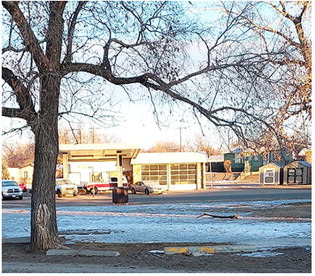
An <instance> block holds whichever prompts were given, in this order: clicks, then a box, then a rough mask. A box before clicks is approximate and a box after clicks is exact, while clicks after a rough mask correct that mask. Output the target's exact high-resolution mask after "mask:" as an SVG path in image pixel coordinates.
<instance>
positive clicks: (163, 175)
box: [141, 165, 167, 185]
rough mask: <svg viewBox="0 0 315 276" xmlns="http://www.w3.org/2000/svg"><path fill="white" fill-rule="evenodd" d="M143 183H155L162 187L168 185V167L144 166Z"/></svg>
mask: <svg viewBox="0 0 315 276" xmlns="http://www.w3.org/2000/svg"><path fill="white" fill-rule="evenodd" d="M141 178H142V181H144V182H145V181H154V182H156V183H157V184H160V185H167V167H166V165H142V166H141Z"/></svg>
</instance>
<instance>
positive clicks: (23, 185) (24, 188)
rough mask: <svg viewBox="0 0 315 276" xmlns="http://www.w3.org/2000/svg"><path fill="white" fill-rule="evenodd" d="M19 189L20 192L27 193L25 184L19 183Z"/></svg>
mask: <svg viewBox="0 0 315 276" xmlns="http://www.w3.org/2000/svg"><path fill="white" fill-rule="evenodd" d="M19 187H20V188H21V189H22V192H27V188H26V183H24V182H22V183H20V184H19Z"/></svg>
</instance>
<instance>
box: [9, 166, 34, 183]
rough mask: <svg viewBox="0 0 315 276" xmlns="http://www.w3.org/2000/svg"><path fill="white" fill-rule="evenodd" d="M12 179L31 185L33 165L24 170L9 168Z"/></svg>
mask: <svg viewBox="0 0 315 276" xmlns="http://www.w3.org/2000/svg"><path fill="white" fill-rule="evenodd" d="M8 171H9V174H10V179H11V180H15V181H16V182H18V183H22V182H23V183H26V184H31V183H32V180H33V171H34V166H33V164H30V165H27V166H25V167H22V168H8Z"/></svg>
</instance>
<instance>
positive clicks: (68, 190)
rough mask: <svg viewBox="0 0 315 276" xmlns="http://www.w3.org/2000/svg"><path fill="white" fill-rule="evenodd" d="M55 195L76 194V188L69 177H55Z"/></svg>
mask: <svg viewBox="0 0 315 276" xmlns="http://www.w3.org/2000/svg"><path fill="white" fill-rule="evenodd" d="M55 191H56V195H57V196H58V197H62V196H66V195H70V196H77V195H78V188H77V186H76V185H75V184H73V183H72V182H71V181H70V180H69V179H63V178H57V179H56V186H55Z"/></svg>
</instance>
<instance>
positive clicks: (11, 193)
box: [2, 180, 23, 199]
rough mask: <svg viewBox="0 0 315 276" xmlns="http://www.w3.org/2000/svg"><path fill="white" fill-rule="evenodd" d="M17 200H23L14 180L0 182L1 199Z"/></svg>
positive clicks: (20, 190)
mask: <svg viewBox="0 0 315 276" xmlns="http://www.w3.org/2000/svg"><path fill="white" fill-rule="evenodd" d="M5 198H18V199H23V192H22V189H21V188H20V186H19V185H18V184H17V183H16V181H14V180H2V199H5Z"/></svg>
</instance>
